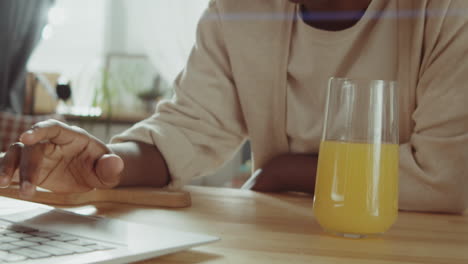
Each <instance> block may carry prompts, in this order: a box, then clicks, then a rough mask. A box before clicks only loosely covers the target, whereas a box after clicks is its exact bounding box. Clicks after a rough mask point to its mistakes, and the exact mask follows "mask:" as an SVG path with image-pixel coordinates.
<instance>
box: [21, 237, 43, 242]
mask: <svg viewBox="0 0 468 264" xmlns="http://www.w3.org/2000/svg"><path fill="white" fill-rule="evenodd" d="M23 240H25V241H30V242H38V243H44V242H47V241H50V239H49V238H46V237H26V238H23Z"/></svg>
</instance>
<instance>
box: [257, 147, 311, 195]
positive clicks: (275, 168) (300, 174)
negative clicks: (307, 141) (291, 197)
mask: <svg viewBox="0 0 468 264" xmlns="http://www.w3.org/2000/svg"><path fill="white" fill-rule="evenodd" d="M317 161H318V157H317V155H314V154H282V155H279V156H277V157H275V158H273V159H271V160H270V161H269V162H267V164H265V166H263V168H261V169H259V170H258V171H256V172H255V173H254V176H256V180H254V183H253V186H252V187H251V189H252V190H255V191H261V192H288V191H293V192H305V193H311V194H313V193H314V188H315V174H316V171H317Z"/></svg>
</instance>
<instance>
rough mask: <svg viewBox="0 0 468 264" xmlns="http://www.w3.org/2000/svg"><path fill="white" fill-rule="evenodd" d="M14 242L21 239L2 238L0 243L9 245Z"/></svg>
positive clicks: (0, 237)
mask: <svg viewBox="0 0 468 264" xmlns="http://www.w3.org/2000/svg"><path fill="white" fill-rule="evenodd" d="M14 241H20V239H19V238H14V237H7V236H0V243H8V242H14Z"/></svg>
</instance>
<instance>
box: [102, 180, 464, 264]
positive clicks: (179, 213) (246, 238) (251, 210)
mask: <svg viewBox="0 0 468 264" xmlns="http://www.w3.org/2000/svg"><path fill="white" fill-rule="evenodd" d="M186 189H187V190H189V191H190V192H191V193H192V202H193V205H192V207H190V208H185V209H162V208H150V207H135V206H128V205H116V204H97V205H96V208H97V211H96V213H97V214H99V215H105V216H108V217H113V218H118V219H123V220H127V221H132V222H139V223H144V224H148V225H160V226H167V227H171V228H175V229H179V230H185V231H191V232H202V233H207V234H212V235H216V236H219V237H221V241H219V242H216V243H213V244H209V245H205V246H201V247H196V248H193V249H191V250H187V251H183V252H179V253H175V254H172V255H167V256H164V257H161V258H156V259H152V260H147V261H144V262H140V263H141V264H143V263H144V264H148V263H287V264H291V263H311V264H312V263H346V264H349V263H359V264H365V263H444V264H446V263H463V264H466V263H468V215H464V216H460V215H442V214H420V213H408V212H400V215H399V218H398V220H397V222H396V224H395V225H394V226H393V227H392V228H391V230H390V231H389V232H388V233H386V234H385V235H384V236H383V237H380V238H371V239H361V240H354V239H345V238H337V237H333V236H330V235H328V234H326V233H324V232H323V231H322V230H321V228H320V226H319V225H318V224H317V222H316V221H315V219H314V216H313V214H312V198H311V197H310V196H304V195H294V194H261V193H255V192H252V191H246V190H237V189H225V188H208V187H192V186H190V187H187V188H186Z"/></svg>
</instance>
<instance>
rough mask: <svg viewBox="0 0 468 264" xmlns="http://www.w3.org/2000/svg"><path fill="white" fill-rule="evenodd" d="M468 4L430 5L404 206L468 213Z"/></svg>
mask: <svg viewBox="0 0 468 264" xmlns="http://www.w3.org/2000/svg"><path fill="white" fill-rule="evenodd" d="M434 2H438V1H434ZM439 3H440V2H439ZM467 3H468V2H466V1H465V0H456V1H444V5H446V6H445V7H444V9H440V8H431V5H430V4H429V6H428V10H429V11H431V12H429V13H428V19H427V23H426V28H425V37H424V43H425V45H424V48H423V51H422V52H423V53H424V54H423V57H424V59H423V61H422V62H421V71H420V75H419V82H418V86H417V90H416V91H417V92H416V93H417V94H416V98H417V99H416V100H417V102H416V103H417V107H416V110H415V111H414V113H413V115H412V118H413V121H414V123H415V128H414V132H413V134H412V136H411V138H410V140H409V142H406V143H405V144H402V145H401V148H400V174H401V177H400V209H403V210H413V211H431V212H449V213H463V211H465V210H466V209H467V208H468V106H467V103H468V44H467V43H468V16H467V15H466V11H467V10H468V4H467ZM438 5H440V4H438ZM441 16H442V18H441Z"/></svg>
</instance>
